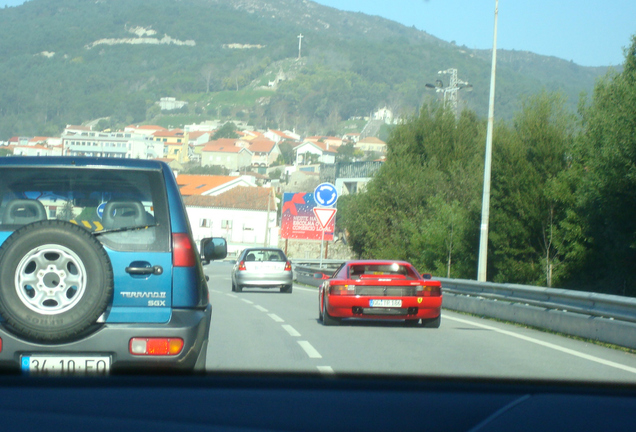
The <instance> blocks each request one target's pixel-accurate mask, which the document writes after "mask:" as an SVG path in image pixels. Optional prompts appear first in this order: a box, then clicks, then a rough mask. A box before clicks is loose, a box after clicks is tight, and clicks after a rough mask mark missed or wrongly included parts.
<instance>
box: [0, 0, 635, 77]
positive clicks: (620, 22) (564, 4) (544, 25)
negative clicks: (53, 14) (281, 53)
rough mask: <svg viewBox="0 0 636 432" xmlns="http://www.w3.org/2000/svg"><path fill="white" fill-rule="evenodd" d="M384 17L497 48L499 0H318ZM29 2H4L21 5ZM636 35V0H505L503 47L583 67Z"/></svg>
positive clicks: (618, 57)
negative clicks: (495, 24)
mask: <svg viewBox="0 0 636 432" xmlns="http://www.w3.org/2000/svg"><path fill="white" fill-rule="evenodd" d="M317 2H318V3H320V4H323V5H326V6H331V7H335V8H337V9H341V10H348V11H354V12H363V13H366V14H368V15H379V16H382V17H384V18H388V19H391V20H393V21H397V22H399V23H402V24H404V25H407V26H415V27H416V28H418V29H420V30H424V31H426V32H428V33H430V34H432V35H433V36H436V37H438V38H440V39H443V40H445V41H448V42H451V41H455V42H456V43H457V44H458V45H466V46H467V47H469V48H481V49H487V48H491V47H492V40H493V23H494V10H495V0H317ZM22 3H24V0H0V7H4V5H10V6H14V5H19V4H22ZM634 34H636V0H609V1H604V2H600V1H592V0H531V1H530V0H500V1H499V21H498V37H497V47H498V48H505V49H515V50H523V51H532V52H534V53H537V54H543V55H550V56H555V57H559V58H562V59H565V60H568V61H569V60H572V61H574V62H575V63H578V64H580V65H583V66H610V65H618V64H622V63H623V60H624V56H623V48H624V47H626V46H628V45H629V44H630V40H631V37H632V35H634Z"/></svg>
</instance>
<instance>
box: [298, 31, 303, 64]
mask: <svg viewBox="0 0 636 432" xmlns="http://www.w3.org/2000/svg"><path fill="white" fill-rule="evenodd" d="M303 37H304V36H303V34H302V33H301V34H299V35H298V60H300V50H301V48H302V46H303Z"/></svg>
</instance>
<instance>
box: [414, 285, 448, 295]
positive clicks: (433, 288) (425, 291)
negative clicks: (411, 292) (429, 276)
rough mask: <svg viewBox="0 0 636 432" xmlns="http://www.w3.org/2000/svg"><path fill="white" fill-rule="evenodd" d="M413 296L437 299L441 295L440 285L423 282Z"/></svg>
mask: <svg viewBox="0 0 636 432" xmlns="http://www.w3.org/2000/svg"><path fill="white" fill-rule="evenodd" d="M415 295H417V296H420V297H439V296H441V295H442V284H440V283H439V282H424V285H420V286H418V287H417V289H416V290H415Z"/></svg>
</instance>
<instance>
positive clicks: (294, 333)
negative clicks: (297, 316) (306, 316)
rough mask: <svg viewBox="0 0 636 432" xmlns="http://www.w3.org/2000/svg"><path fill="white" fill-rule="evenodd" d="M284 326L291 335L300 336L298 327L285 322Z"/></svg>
mask: <svg viewBox="0 0 636 432" xmlns="http://www.w3.org/2000/svg"><path fill="white" fill-rule="evenodd" d="M283 328H284V329H285V330H286V331H287V333H289V335H290V336H296V337H298V336H300V333H298V332H297V331H296V329H295V328H293V327H292V326H290V325H289V324H283Z"/></svg>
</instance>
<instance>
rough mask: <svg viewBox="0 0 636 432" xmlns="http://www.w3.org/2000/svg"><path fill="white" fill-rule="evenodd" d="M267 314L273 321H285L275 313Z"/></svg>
mask: <svg viewBox="0 0 636 432" xmlns="http://www.w3.org/2000/svg"><path fill="white" fill-rule="evenodd" d="M267 315H269V317H270V318H271V319H273V320H274V321H276V322H285V320H284V319H282V318H281V317H279V316H278V315H276V314H273V313H271V314H267Z"/></svg>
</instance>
